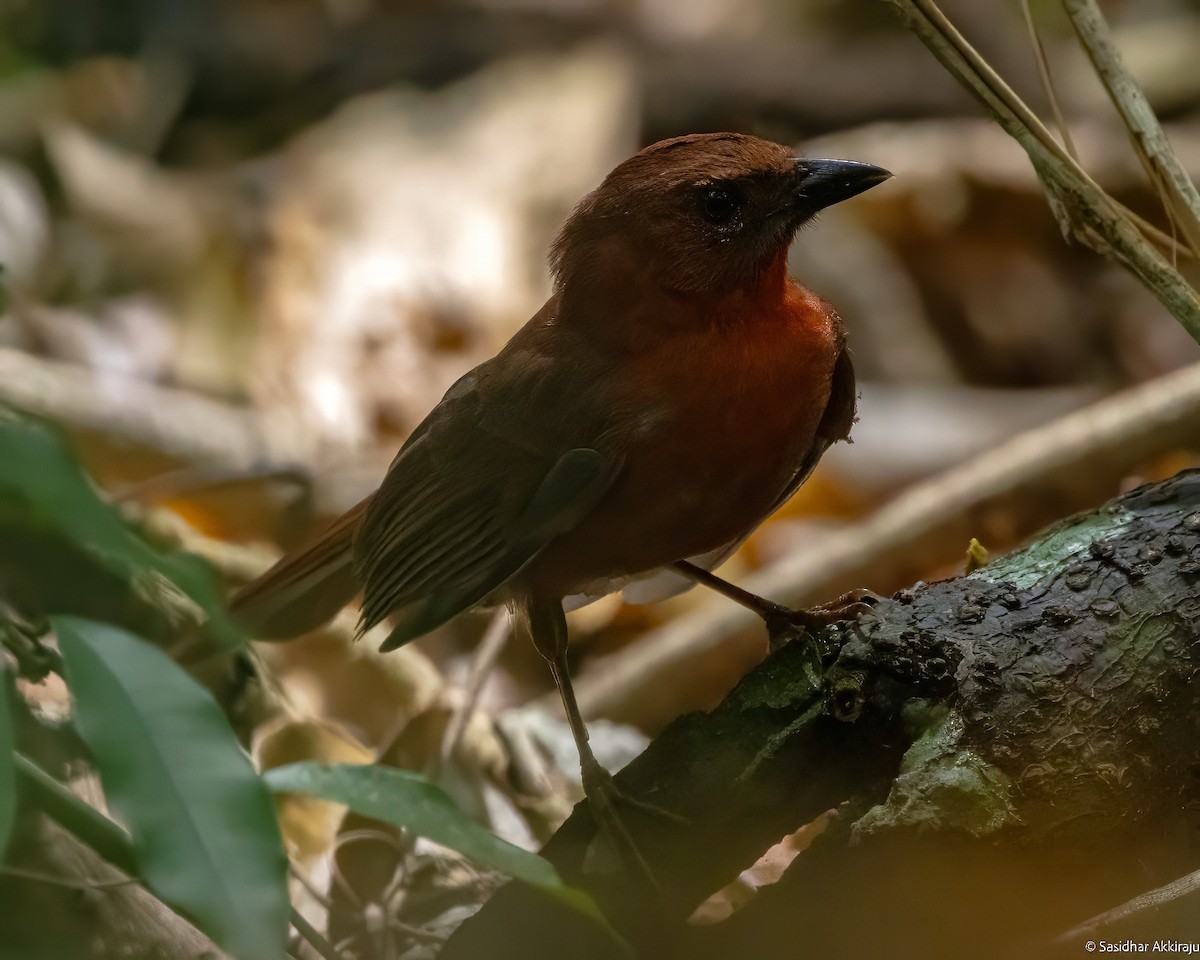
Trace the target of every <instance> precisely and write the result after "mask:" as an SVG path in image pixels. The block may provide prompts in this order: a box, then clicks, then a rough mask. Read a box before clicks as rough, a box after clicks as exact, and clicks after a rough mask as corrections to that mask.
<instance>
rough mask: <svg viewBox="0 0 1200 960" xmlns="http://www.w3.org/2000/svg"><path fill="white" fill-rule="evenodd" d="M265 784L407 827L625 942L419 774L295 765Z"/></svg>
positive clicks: (589, 907) (587, 904)
mask: <svg viewBox="0 0 1200 960" xmlns="http://www.w3.org/2000/svg"><path fill="white" fill-rule="evenodd" d="M263 779H264V780H266V782H267V786H268V787H270V788H271V789H272V790H274V791H275V792H276V793H303V794H306V795H308V796H310V797H317V798H319V799H321V800H330V801H332V802H334V803H344V804H345V805H346V806H347V807H349V808H350V809H351V810H353V811H354V812H355V813H358V814H362V815H363V816H364V817H373V818H374V819H376V820H383V821H385V822H386V823H392V824H395V825H396V826H398V827H405V828H407V829H409V830H411V831H412V832H413V833H415V834H417V835H419V836H422V837H426V838H427V839H429V840H432V841H434V843H440V844H441V845H442V846H444V847H449V848H450V849H451V850H457V851H458V852H459V853H461V854H462V855H463V856H464V857H466V858H467V859H468V860H471V861H473V862H474V863H476V864H478V865H479V866H481V867H486V868H488V869H491V870H498V871H500V872H501V873H507V874H509V875H510V876H512V877H515V878H516V879H518V880H523V881H524V882H525V883H528V884H531V885H533V886H535V887H538V888H539V889H541V890H543V891H545V892H546V893H548V894H549V895H550V896H552V897H554V898H555V899H556V900H559V901H561V902H562V903H564V904H566V905H567V906H569V907H570V908H571V909H573V910H576V911H578V912H579V913H582V914H584V915H586V916H588V917H590V918H591V919H593V920H595V921H596V922H597V923H599V924H600V925H601V926H603V927H604V928H605V929H606V930H607V931H608V932H609V934H610V935H611V936H612V937H614V938H615V939H617V940H619V939H620V938H619V936H618V935H617V933H616V931H614V930H613V929H612V927H611V926H609V924H608V921H607V920H606V919H605V918H604V915H603V914H602V913H601V912H600V909H599V907H597V906H596V903H595V901H594V900H592V898H591V897H590V896H588V894H586V893H584V892H583V891H582V890H577V889H576V888H574V887H569V886H567V885H566V884H565V883H563V881H562V878H561V877H559V875H558V872H557V871H556V870H555V869H554V866H553V865H552V864H551V863H550V862H549V861H548V860H545V859H543V858H542V857H539V856H538V855H537V854H536V853H530V852H529V851H528V850H522V849H521V848H520V847H517V846H514V845H513V844H511V843H508V842H507V841H505V840H501V839H500V838H499V837H497V836H495V835H494V834H492V833H491V832H490V831H488V830H486V829H485V828H484V827H482V826H480V825H479V824H478V823H476V822H475V821H474V820H472V819H471V818H470V817H469V816H468V815H467V814H465V813H464V812H463V811H462V810H460V809H459V808H458V807H457V806H456V805H455V803H454V801H453V800H451V799H450V797H449V796H447V794H446V793H445V792H444V791H443V790H441V789H440V788H439V787H436V786H434V785H433V784H432V783H430V782H429V781H428V780H426V779H425V778H424V777H422V776H420V775H419V774H416V773H412V772H410V771H408V770H397V769H395V768H393V767H379V766H372V765H366V764H350V763H341V764H325V763H292V764H288V765H287V766H284V767H276V768H275V769H274V770H268V771H266V772H265V773H264V774H263Z"/></svg>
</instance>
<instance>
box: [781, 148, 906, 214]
mask: <svg viewBox="0 0 1200 960" xmlns="http://www.w3.org/2000/svg"><path fill="white" fill-rule="evenodd" d="M890 177H891V173H890V172H889V171H887V170H884V169H883V167H876V166H874V165H873V164H870V163H859V162H858V161H857V160H809V159H807V158H805V157H797V158H796V188H795V189H796V192H795V199H796V203H797V205H798V206H800V207H801V208H803V209H804V210H805V212H806V213H816V212H817V211H818V210H824V209H825V208H826V207H831V206H833V205H834V204H835V203H841V202H842V201H843V200H849V199H850V198H851V197H856V196H858V195H859V194H860V193H863V192H864V191H866V190H870V189H871V188H872V187H874V186H878V185H879V184H881V183H883V181H884V180H887V179H889V178H890Z"/></svg>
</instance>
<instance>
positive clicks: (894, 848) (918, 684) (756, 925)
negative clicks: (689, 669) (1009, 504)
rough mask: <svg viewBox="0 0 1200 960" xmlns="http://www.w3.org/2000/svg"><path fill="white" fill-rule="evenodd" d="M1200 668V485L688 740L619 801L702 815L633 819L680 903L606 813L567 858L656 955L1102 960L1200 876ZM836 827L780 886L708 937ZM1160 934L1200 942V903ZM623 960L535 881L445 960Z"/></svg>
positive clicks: (690, 724)
mask: <svg viewBox="0 0 1200 960" xmlns="http://www.w3.org/2000/svg"><path fill="white" fill-rule="evenodd" d="M1198 663H1200V471H1189V472H1185V473H1182V474H1180V475H1179V476H1177V477H1175V478H1173V479H1170V480H1167V481H1165V482H1162V483H1157V484H1152V485H1149V486H1146V487H1142V488H1139V489H1138V490H1136V491H1134V492H1132V493H1129V494H1127V495H1125V496H1122V497H1120V498H1118V499H1116V500H1114V501H1112V502H1111V503H1109V504H1108V505H1107V506H1105V507H1104V508H1102V509H1101V510H1099V511H1097V512H1095V513H1090V514H1085V515H1080V516H1077V517H1074V518H1072V519H1070V520H1067V521H1064V522H1063V523H1061V524H1059V525H1058V526H1056V527H1054V528H1052V529H1051V530H1049V531H1047V532H1045V533H1044V534H1043V535H1042V536H1041V537H1039V538H1038V539H1037V540H1036V541H1035V542H1034V543H1032V544H1031V545H1029V546H1028V547H1026V548H1025V549H1023V550H1021V551H1019V552H1017V553H1014V554H1012V555H1010V556H1008V557H1005V558H1002V559H999V560H996V561H994V562H992V563H990V564H988V565H987V566H985V567H983V568H981V569H979V570H977V571H975V572H973V573H971V574H969V575H967V576H963V577H959V578H955V579H952V580H946V581H942V582H938V583H933V584H919V585H917V586H916V587H914V588H913V589H911V590H906V591H902V592H901V593H899V594H897V595H896V596H895V597H894V598H892V599H891V600H888V601H885V602H883V603H881V604H880V605H879V606H878V607H877V609H876V612H875V615H874V616H872V617H870V618H869V619H865V620H862V621H860V622H859V623H857V624H854V625H852V626H850V627H845V628H840V629H839V628H829V629H828V630H826V631H824V633H823V634H822V635H821V636H820V637H818V638H816V640H815V641H813V640H811V639H809V638H804V637H802V638H798V639H797V640H795V641H793V642H791V643H789V644H787V645H786V646H784V647H783V648H782V649H780V650H779V651H778V652H777V653H775V654H774V655H772V656H770V657H769V658H768V659H767V660H766V661H764V662H763V664H762V665H761V666H759V667H758V668H757V669H755V670H754V671H753V672H752V673H750V674H749V675H748V676H747V677H746V678H745V679H744V680H743V681H742V682H741V683H740V684H739V685H738V687H737V688H736V689H735V690H734V691H733V693H731V694H730V695H729V697H728V698H727V699H726V700H725V701H724V702H723V703H722V704H721V705H720V706H718V707H717V708H716V709H715V710H713V711H712V712H710V713H707V714H693V715H689V716H686V717H683V718H681V719H680V720H678V721H676V722H675V723H674V724H673V725H671V726H670V727H669V728H668V729H667V730H666V731H664V732H663V733H662V735H661V736H659V737H658V738H657V739H656V740H655V741H654V743H652V744H651V745H650V747H649V748H648V749H647V750H646V751H645V753H644V754H643V755H642V756H640V757H639V758H638V759H637V760H635V761H634V762H633V763H632V764H630V765H629V766H628V767H627V768H626V769H625V770H623V771H622V772H621V773H620V774H619V775H618V776H617V778H616V780H617V783H618V785H619V786H620V787H621V788H622V790H623V791H624V792H626V793H627V794H629V795H630V796H631V797H634V798H636V799H638V800H641V801H645V802H646V803H649V804H653V805H654V806H657V807H660V808H662V809H664V810H667V811H670V812H672V813H673V814H676V815H678V816H679V817H680V818H682V819H681V822H679V823H676V822H674V821H672V820H669V819H664V818H660V817H657V816H655V815H653V814H651V813H646V812H644V811H642V810H641V809H639V808H631V809H630V811H629V812H628V813H627V815H626V820H627V823H628V826H629V828H630V831H631V833H632V834H633V836H634V838H635V840H636V842H637V843H638V845H639V847H640V849H641V851H642V853H643V854H644V855H645V857H646V859H647V861H648V862H649V864H650V866H651V869H652V871H653V874H654V878H655V881H656V883H657V886H658V888H659V889H657V890H655V889H654V888H653V886H651V885H650V884H649V883H647V882H646V881H644V880H643V879H641V878H639V877H638V876H637V875H634V874H631V873H629V872H626V871H624V870H623V869H621V867H620V865H619V863H618V862H617V861H616V859H615V857H614V856H613V855H612V852H611V850H610V848H609V847H608V845H607V843H606V842H605V841H603V840H602V839H598V838H597V836H596V829H595V825H594V823H593V821H592V819H591V817H590V815H589V813H588V811H587V809H586V805H584V804H581V805H580V806H579V807H578V808H577V809H576V810H575V812H574V814H573V815H572V817H571V818H570V819H569V820H568V821H567V822H566V823H565V824H564V825H563V827H562V828H561V829H560V830H559V831H558V833H557V834H556V835H555V836H554V837H553V838H552V839H551V841H550V842H549V844H548V845H547V846H546V848H545V850H544V853H545V855H546V856H547V857H548V858H549V859H550V860H551V861H552V862H553V863H554V864H555V865H556V866H557V868H558V869H559V871H560V872H561V873H562V874H563V876H564V877H565V878H566V879H567V880H568V881H569V882H571V883H573V884H576V885H578V886H580V887H583V888H585V889H587V890H588V891H589V892H590V893H591V894H592V895H593V896H594V897H595V898H596V900H597V901H598V902H599V903H600V905H601V906H602V908H603V910H604V912H605V913H606V915H607V916H608V917H609V918H610V920H611V922H612V924H613V925H614V926H615V927H616V929H617V930H618V931H619V932H620V933H621V935H622V936H623V937H624V938H625V939H626V940H627V941H628V943H629V944H630V945H631V946H632V948H633V950H634V952H635V954H636V955H637V956H639V957H647V958H655V960H658V958H667V957H689V958H692V957H700V958H704V957H713V958H716V957H731V958H732V957H743V956H745V957H750V956H753V957H755V958H759V960H764V958H775V957H778V958H780V960H783V958H785V957H786V958H788V960H795V958H799V957H814V958H821V960H829V958H835V957H847V958H860V957H871V956H888V957H941V956H945V957H963V956H971V957H1016V956H1021V957H1027V956H1034V955H1048V956H1052V955H1055V950H1058V951H1060V953H1061V955H1063V956H1072V957H1075V956H1079V955H1081V953H1082V951H1083V949H1084V947H1083V944H1070V943H1060V944H1059V945H1058V946H1054V945H1053V944H1054V940H1055V937H1056V936H1057V935H1059V934H1061V933H1063V932H1064V931H1066V930H1068V929H1070V928H1072V927H1074V926H1075V925H1076V924H1078V923H1080V922H1081V921H1083V920H1085V919H1087V918H1088V917H1090V916H1092V915H1093V914H1097V913H1100V912H1102V911H1103V910H1106V909H1108V908H1110V907H1113V906H1115V905H1117V904H1119V903H1121V902H1123V901H1124V900H1127V899H1129V898H1130V897H1132V896H1135V895H1136V894H1139V893H1142V892H1144V891H1146V890H1148V889H1151V888H1154V887H1157V886H1159V885H1161V884H1164V883H1166V882H1168V881H1171V880H1174V879H1176V878H1177V877H1179V876H1181V875H1183V874H1186V873H1188V872H1190V871H1193V870H1196V869H1197V868H1198V867H1200V682H1198V681H1197V676H1196V675H1197V665H1198ZM829 810H835V811H836V815H835V816H834V817H833V819H832V821H831V822H832V825H831V826H830V827H829V828H828V829H826V830H825V832H824V834H822V835H821V836H820V837H819V838H818V839H817V841H816V842H815V843H814V844H813V845H812V846H811V847H810V848H809V849H807V850H805V851H804V852H803V853H801V854H800V855H799V856H798V857H797V858H796V860H795V861H794V862H793V864H792V865H791V867H790V868H789V870H788V871H787V873H786V874H785V875H784V877H783V878H782V879H781V880H780V881H779V882H778V883H776V884H774V885H772V886H768V887H765V888H763V889H762V890H760V891H759V893H758V894H757V896H755V897H754V898H753V899H752V900H751V902H750V903H749V904H748V905H747V906H745V907H744V908H743V909H741V910H740V911H738V912H737V913H735V914H734V915H733V916H732V917H731V918H730V919H729V920H727V921H725V922H723V923H719V924H715V925H712V926H704V927H701V926H691V925H689V924H688V923H687V919H688V917H689V916H690V915H691V914H692V913H693V911H694V909H695V908H696V906H697V905H698V904H699V903H701V902H702V901H703V900H704V899H705V898H706V897H708V896H709V895H710V894H712V893H713V892H714V891H716V890H718V889H719V888H721V887H722V886H723V885H724V884H727V883H728V882H729V881H731V880H732V879H733V878H734V877H736V876H737V875H738V873H739V871H741V870H743V869H745V868H746V867H748V866H750V865H751V864H752V863H753V862H754V861H755V859H756V858H757V857H758V856H759V855H760V854H762V853H763V851H765V850H766V849H767V848H768V847H770V846H771V845H772V844H774V843H776V842H777V841H778V840H780V839H781V838H782V837H784V836H785V835H787V834H789V833H791V832H792V831H795V830H796V829H797V828H799V827H801V826H802V825H804V824H806V823H809V822H811V821H813V820H814V819H815V818H817V817H819V816H820V815H821V814H823V813H824V812H826V811H829ZM1153 922H1159V923H1160V926H1161V927H1162V929H1161V930H1154V929H1153ZM1150 923H1151V926H1150V927H1149V928H1148V934H1157V933H1161V935H1162V936H1164V937H1170V936H1175V937H1176V938H1177V939H1178V938H1182V937H1188V936H1190V938H1191V939H1192V940H1200V906H1197V907H1196V908H1195V909H1193V910H1191V911H1190V912H1189V911H1180V910H1176V911H1174V912H1173V913H1171V914H1170V917H1168V916H1167V915H1166V914H1159V915H1158V921H1153V920H1152V921H1150ZM1151 939H1154V937H1153V936H1151ZM618 955H619V953H617V952H615V951H614V948H613V946H612V942H611V940H609V941H606V940H605V939H604V938H603V937H600V936H597V934H596V932H595V929H594V927H592V926H590V925H589V922H588V921H586V920H584V919H582V918H580V917H576V916H572V915H570V914H569V913H567V912H564V911H562V910H561V909H560V908H557V907H555V906H553V905H551V904H549V903H548V902H547V901H546V900H544V899H542V898H541V897H539V896H538V895H537V894H535V893H534V892H533V891H531V890H529V889H528V888H523V887H520V886H518V885H515V884H513V885H510V886H508V887H506V888H504V889H502V890H500V891H499V892H498V893H497V894H496V896H494V897H493V898H492V900H491V901H490V902H489V903H487V904H486V905H485V906H484V908H483V909H482V910H481V911H480V913H479V914H478V915H477V916H475V917H474V918H472V919H471V920H469V921H467V922H466V923H465V924H463V926H462V927H461V928H460V930H459V931H458V933H457V934H456V935H455V936H454V937H453V938H452V939H451V940H450V941H449V943H448V944H447V945H446V948H445V949H444V950H443V952H442V957H443V958H445V960H462V958H469V960H473V958H488V960H496V958H504V957H513V958H516V957H533V956H539V957H570V958H576V957H579V958H584V957H588V958H591V957H595V958H601V957H610V956H618Z"/></svg>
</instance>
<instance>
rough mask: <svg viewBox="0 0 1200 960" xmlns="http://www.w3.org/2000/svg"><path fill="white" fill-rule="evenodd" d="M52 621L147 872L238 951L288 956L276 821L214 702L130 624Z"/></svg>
mask: <svg viewBox="0 0 1200 960" xmlns="http://www.w3.org/2000/svg"><path fill="white" fill-rule="evenodd" d="M53 624H54V628H55V630H56V632H57V635H58V641H59V646H60V648H61V649H62V652H63V657H64V660H65V662H66V673H67V681H68V683H69V685H70V687H71V691H72V693H73V694H74V698H75V708H76V726H77V729H78V731H79V734H80V736H81V737H82V738H83V740H84V742H85V743H86V744H87V746H88V748H89V750H90V751H91V753H92V757H93V759H94V760H95V763H96V767H97V769H98V770H99V773H100V779H101V782H102V783H103V784H104V792H105V796H106V798H107V800H108V803H109V806H110V807H111V808H112V810H113V811H114V812H115V813H116V814H117V815H118V816H119V817H120V818H121V819H122V820H123V821H124V822H125V823H126V824H127V825H128V827H129V829H130V832H131V833H132V835H133V841H134V850H135V857H136V861H137V867H138V874H139V876H140V877H141V879H142V880H144V881H145V883H146V885H147V886H148V887H149V888H150V889H151V890H152V891H153V892H154V893H155V894H156V895H157V896H159V897H161V898H162V900H163V901H164V902H166V903H168V904H170V905H171V906H172V907H175V908H176V909H178V910H180V911H181V912H182V913H184V914H186V915H187V916H189V917H191V918H192V919H193V920H194V921H195V922H196V925H197V926H198V927H200V929H202V930H203V931H204V932H205V933H207V934H208V935H209V936H211V937H212V938H213V940H214V941H216V942H217V943H218V944H220V945H221V946H223V947H225V948H226V949H227V950H229V951H230V952H231V953H233V954H234V955H235V956H238V957H244V958H247V960H263V958H268V957H281V956H282V954H283V943H284V938H285V934H286V930H287V916H288V899H287V884H286V860H285V858H284V853H283V846H282V842H281V839H280V835H279V827H278V824H277V823H276V819H275V812H274V808H273V806H272V803H271V799H270V795H269V794H268V793H267V791H266V789H265V788H264V786H263V783H262V781H261V779H260V778H259V777H258V775H257V774H256V773H255V771H254V768H253V766H252V765H251V763H250V760H249V758H248V757H247V756H246V755H245V753H243V751H242V749H241V747H240V746H239V745H238V743H237V740H236V739H235V738H234V735H233V732H232V731H231V730H230V728H229V724H228V722H227V721H226V719H225V716H224V715H223V714H222V712H221V709H220V707H219V706H218V705H217V703H216V701H214V700H213V699H212V697H211V696H210V695H209V694H208V692H207V691H205V690H204V689H203V688H202V687H200V686H199V685H198V684H197V683H196V682H195V681H194V680H192V679H191V677H189V676H188V675H187V674H186V673H185V672H184V671H183V670H182V669H180V668H179V667H178V666H177V665H176V664H175V663H174V662H173V661H172V660H170V659H169V658H168V657H167V656H166V655H165V654H163V653H162V652H161V651H160V650H158V649H157V648H156V647H154V646H152V645H150V644H148V643H146V642H144V641H142V640H139V639H138V638H137V637H135V636H133V635H131V634H129V633H126V632H125V631H124V630H120V629H118V628H115V627H112V626H108V625H105V624H101V623H94V622H91V621H87V620H79V619H76V618H73V617H57V618H55V619H54V621H53Z"/></svg>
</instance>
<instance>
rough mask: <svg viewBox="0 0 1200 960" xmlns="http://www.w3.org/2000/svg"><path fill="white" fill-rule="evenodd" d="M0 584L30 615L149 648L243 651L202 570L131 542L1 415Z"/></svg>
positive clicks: (33, 429)
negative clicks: (133, 638) (112, 631)
mask: <svg viewBox="0 0 1200 960" xmlns="http://www.w3.org/2000/svg"><path fill="white" fill-rule="evenodd" d="M0 579H3V581H4V583H5V586H6V590H7V592H8V593H9V594H10V596H11V598H12V601H13V602H14V603H16V604H17V605H18V606H19V607H20V608H21V609H22V610H23V611H25V612H27V613H29V614H32V615H42V614H55V613H67V614H77V615H81V616H88V617H92V618H95V619H99V620H105V621H108V622H112V623H121V624H123V625H125V626H128V627H129V628H130V629H133V630H135V631H137V632H138V633H140V634H143V635H146V636H149V637H151V638H156V639H157V638H161V637H167V636H175V635H177V634H178V633H179V632H180V631H182V630H200V631H202V632H203V633H205V634H206V635H207V636H208V637H210V638H211V639H212V640H214V641H215V642H216V643H218V644H219V645H220V646H222V647H225V648H228V649H232V648H236V647H238V646H240V645H241V644H242V643H243V638H242V635H241V633H240V631H239V630H238V629H237V628H236V627H235V626H234V625H233V623H232V622H231V621H230V619H229V617H228V615H227V613H226V612H225V607H224V604H223V602H222V599H221V592H220V587H219V584H218V582H217V578H216V576H215V574H214V573H213V571H212V570H211V568H210V567H209V566H208V564H207V563H205V562H204V561H203V560H201V559H200V558H199V557H196V556H194V555H192V554H189V553H187V552H185V551H182V550H160V549H156V548H155V547H153V546H151V545H150V544H149V543H147V542H146V541H145V540H144V539H142V538H141V537H139V536H138V535H137V534H136V533H135V532H134V531H133V530H132V529H131V528H130V527H129V525H128V524H127V523H126V522H125V521H124V520H123V519H122V518H121V516H120V514H119V513H117V511H116V510H114V509H113V508H112V507H110V506H109V505H108V504H106V503H105V502H104V501H102V500H101V499H100V497H99V496H98V495H97V494H96V491H95V490H94V489H93V487H92V485H91V484H90V483H89V482H88V480H87V478H86V477H85V476H84V474H83V471H82V470H81V469H80V468H79V465H78V464H77V463H76V461H75V459H74V457H73V456H72V455H71V453H70V451H68V450H67V448H66V446H65V445H64V444H63V442H62V441H61V440H60V439H59V438H58V437H56V436H55V435H54V434H52V433H51V432H50V431H48V430H46V429H45V428H44V427H41V426H38V425H36V424H33V423H30V422H29V421H26V420H21V419H18V418H15V417H12V416H5V415H4V414H3V413H0Z"/></svg>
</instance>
